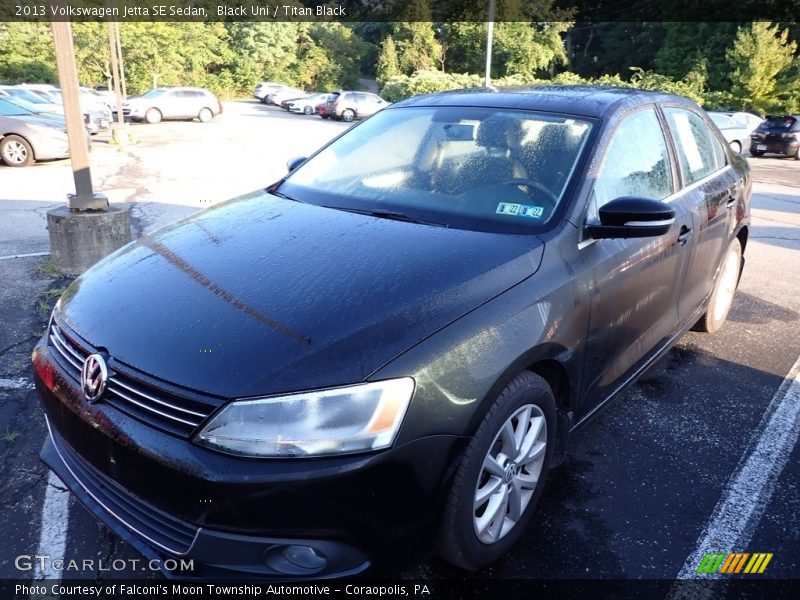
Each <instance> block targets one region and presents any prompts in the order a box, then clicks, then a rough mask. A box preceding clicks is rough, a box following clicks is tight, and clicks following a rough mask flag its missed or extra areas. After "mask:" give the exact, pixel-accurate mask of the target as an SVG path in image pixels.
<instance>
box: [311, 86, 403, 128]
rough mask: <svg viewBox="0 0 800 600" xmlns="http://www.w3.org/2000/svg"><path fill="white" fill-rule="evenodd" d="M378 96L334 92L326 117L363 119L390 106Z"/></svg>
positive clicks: (327, 107)
mask: <svg viewBox="0 0 800 600" xmlns="http://www.w3.org/2000/svg"><path fill="white" fill-rule="evenodd" d="M389 104H390V102H387V101H386V100H384V99H383V98H381V97H380V96H378V95H377V94H370V93H369V92H334V93H333V94H331V95H330V96H328V102H327V106H326V113H325V114H326V117H328V116H329V117H331V118H334V119H338V120H339V121H347V122H348V123H349V122H350V121H352V120H353V119H363V118H365V117H369V116H371V115H374V114H375V113H376V112H378V111H379V110H382V109H384V108H386V107H387V106H389Z"/></svg>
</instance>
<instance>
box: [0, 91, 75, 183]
mask: <svg viewBox="0 0 800 600" xmlns="http://www.w3.org/2000/svg"><path fill="white" fill-rule="evenodd" d="M22 102H25V101H24V100H23V101H22ZM67 156H69V144H68V143H67V128H66V124H65V123H64V118H63V117H61V116H59V115H57V114H54V113H47V114H44V113H36V112H34V111H31V110H28V109H27V108H25V107H24V106H21V105H20V104H19V103H17V102H15V101H13V100H10V99H7V98H3V97H0V159H2V161H3V162H4V163H5V164H6V165H8V166H10V167H27V166H29V165H32V164H33V163H34V162H35V161H37V160H49V159H56V158H66V157H67Z"/></svg>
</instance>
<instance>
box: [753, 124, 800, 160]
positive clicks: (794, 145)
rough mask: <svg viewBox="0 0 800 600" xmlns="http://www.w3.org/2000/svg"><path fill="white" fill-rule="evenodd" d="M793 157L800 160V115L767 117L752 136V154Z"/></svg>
mask: <svg viewBox="0 0 800 600" xmlns="http://www.w3.org/2000/svg"><path fill="white" fill-rule="evenodd" d="M765 153H770V154H781V155H783V156H793V157H794V158H795V160H800V115H783V116H776V115H767V118H766V119H765V120H764V122H763V123H762V124H761V125H759V126H758V129H756V130H755V131H754V132H753V134H752V135H751V136H750V154H752V155H753V156H763V155H764V154H765Z"/></svg>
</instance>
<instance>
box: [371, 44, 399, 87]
mask: <svg viewBox="0 0 800 600" xmlns="http://www.w3.org/2000/svg"><path fill="white" fill-rule="evenodd" d="M375 75H376V80H377V82H378V85H379V86H383V85H384V84H385V83H386V82H387V81H389V80H390V79H391V78H392V77H394V76H395V75H400V63H399V62H398V60H397V46H395V43H394V38H393V37H392V36H390V35H389V36H387V37H386V39H385V40H383V43H382V44H381V51H380V53H379V54H378V63H377V65H376V68H375Z"/></svg>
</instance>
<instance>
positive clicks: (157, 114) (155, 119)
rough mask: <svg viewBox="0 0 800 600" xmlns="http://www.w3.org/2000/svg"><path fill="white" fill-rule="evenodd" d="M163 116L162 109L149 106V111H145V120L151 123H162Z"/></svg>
mask: <svg viewBox="0 0 800 600" xmlns="http://www.w3.org/2000/svg"><path fill="white" fill-rule="evenodd" d="M161 118H162V114H161V111H160V110H158V109H157V108H149V109H147V112H146V113H144V120H145V121H147V122H148V123H150V124H151V125H154V124H156V123H160V122H161Z"/></svg>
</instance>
